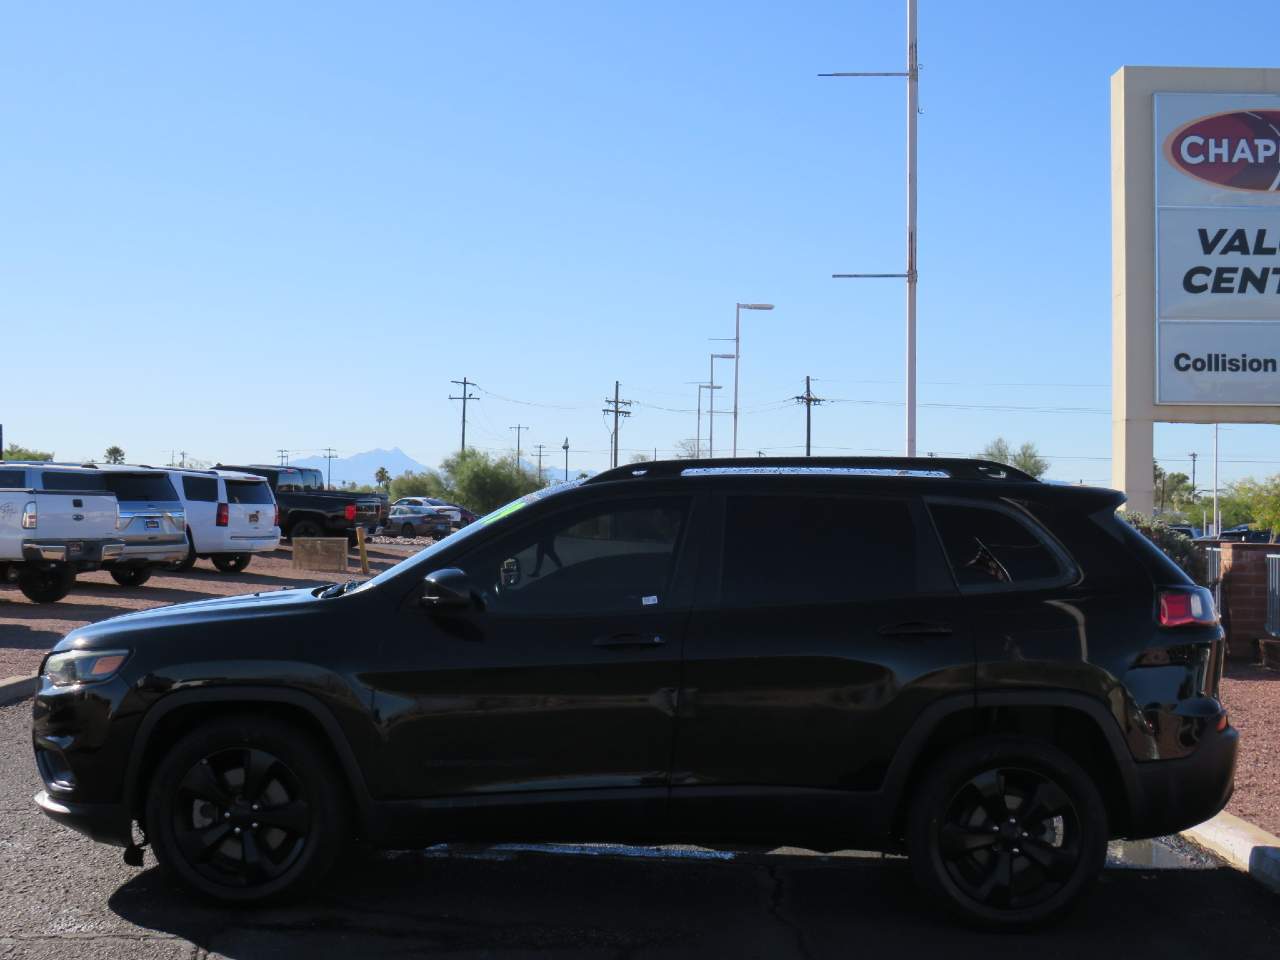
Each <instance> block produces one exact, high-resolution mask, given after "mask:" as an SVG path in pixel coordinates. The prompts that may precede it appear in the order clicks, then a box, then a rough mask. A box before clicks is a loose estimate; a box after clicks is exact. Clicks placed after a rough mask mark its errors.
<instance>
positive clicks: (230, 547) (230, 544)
mask: <svg viewBox="0 0 1280 960" xmlns="http://www.w3.org/2000/svg"><path fill="white" fill-rule="evenodd" d="M169 476H170V478H171V479H172V480H173V485H174V488H175V489H176V490H177V491H178V497H179V498H180V499H181V500H182V506H183V509H184V510H185V511H186V515H187V555H186V556H185V557H184V558H183V559H182V560H179V561H178V562H177V563H176V564H175V565H174V566H175V568H176V569H178V570H190V569H191V568H192V567H193V566H195V562H196V559H197V558H200V559H205V558H208V559H209V560H211V561H212V562H213V565H214V566H215V567H216V568H217V569H218V570H221V571H222V572H223V573H238V572H239V571H241V570H243V569H244V568H245V567H247V566H249V561H250V560H252V559H253V555H254V554H255V553H267V552H269V551H271V550H274V549H275V548H276V547H278V546H279V545H280V510H279V508H278V507H277V506H276V498H275V496H274V495H273V494H272V493H271V485H270V484H269V483H268V482H267V481H266V479H265V478H264V477H260V476H257V475H255V474H251V473H241V472H239V471H236V470H186V469H175V470H170V471H169Z"/></svg>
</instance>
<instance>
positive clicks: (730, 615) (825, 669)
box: [672, 486, 974, 836]
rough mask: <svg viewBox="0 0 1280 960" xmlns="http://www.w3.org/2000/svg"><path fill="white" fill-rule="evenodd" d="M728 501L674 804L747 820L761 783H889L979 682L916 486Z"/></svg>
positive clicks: (689, 680) (762, 792)
mask: <svg viewBox="0 0 1280 960" xmlns="http://www.w3.org/2000/svg"><path fill="white" fill-rule="evenodd" d="M791 491H794V486H793V487H792V488H791ZM721 505H722V513H721V517H722V523H723V533H722V536H721V537H720V538H719V544H718V545H719V549H718V550H714V551H713V553H714V554H716V558H717V559H718V564H716V567H717V569H716V570H714V571H713V573H712V575H711V577H710V578H709V579H710V582H704V583H702V584H700V588H701V589H700V597H699V602H698V608H697V609H696V610H695V614H694V617H693V619H692V622H691V627H690V630H689V633H688V634H687V639H686V642H685V664H684V680H683V684H682V687H681V697H680V711H679V716H678V722H677V730H676V747H675V757H674V762H673V771H672V787H673V790H672V804H673V807H672V809H673V813H674V814H675V816H676V822H677V824H679V825H680V826H682V827H688V828H692V829H695V830H697V831H699V832H706V831H710V832H712V833H714V832H715V831H716V830H717V829H720V828H723V829H724V830H726V831H728V832H731V833H734V834H736V835H739V836H741V835H743V832H744V829H745V830H746V832H748V833H750V832H754V830H753V828H754V827H755V826H756V825H755V824H752V823H751V822H750V821H751V819H752V817H753V816H754V815H758V813H759V811H760V810H761V808H760V807H759V805H758V804H757V803H756V802H755V801H756V800H758V799H759V798H761V797H762V796H774V797H778V796H781V795H782V793H780V791H781V792H783V793H785V792H787V791H795V790H840V791H848V790H874V789H876V788H877V787H878V786H879V784H880V781H881V779H882V778H883V775H884V773H885V770H886V768H887V766H888V764H889V762H890V761H891V760H892V758H893V755H894V752H895V750H896V748H897V746H898V744H899V741H900V740H901V738H902V736H903V734H904V733H905V731H906V730H907V729H908V728H909V727H910V726H911V724H912V722H913V721H914V720H915V718H916V717H917V716H918V715H919V713H920V712H921V711H922V710H923V709H924V708H925V707H926V706H928V705H929V704H930V703H932V702H934V701H935V700H936V699H938V698H939V697H941V696H944V695H946V694H951V693H968V692H970V691H971V690H972V688H973V670H974V659H973V647H972V643H971V640H970V637H969V635H968V634H967V632H966V631H965V629H964V627H963V624H962V623H960V622H959V616H958V614H959V610H958V597H957V594H956V591H955V586H954V583H953V581H952V580H951V578H950V576H949V574H948V572H947V570H946V565H945V561H944V560H943V557H942V553H941V550H940V549H939V546H938V542H937V538H936V536H935V535H934V533H933V531H932V528H931V525H930V523H929V519H928V515H927V513H926V511H925V508H924V505H923V503H922V502H921V501H920V500H919V499H918V498H916V497H911V496H891V495H886V496H848V495H844V494H841V493H839V492H832V493H817V492H813V493H806V494H805V495H804V496H795V495H794V492H786V493H779V494H778V495H768V494H765V495H760V494H742V495H726V496H724V497H723V498H722V501H721ZM734 798H738V799H740V800H742V801H743V804H741V805H738V806H735V805H734V804H733V802H732V801H733V799H734ZM734 820H737V821H739V822H730V821H734ZM763 826H764V827H765V829H766V830H767V829H768V828H770V827H774V826H775V825H773V824H767V825H763Z"/></svg>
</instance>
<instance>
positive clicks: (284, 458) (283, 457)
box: [276, 450, 289, 467]
mask: <svg viewBox="0 0 1280 960" xmlns="http://www.w3.org/2000/svg"><path fill="white" fill-rule="evenodd" d="M276 453H278V454H280V466H282V467H287V466H288V465H289V451H288V450H277V451H276Z"/></svg>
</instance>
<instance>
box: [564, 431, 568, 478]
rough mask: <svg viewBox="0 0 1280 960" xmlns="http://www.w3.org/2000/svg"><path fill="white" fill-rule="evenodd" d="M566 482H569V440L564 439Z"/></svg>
mask: <svg viewBox="0 0 1280 960" xmlns="http://www.w3.org/2000/svg"><path fill="white" fill-rule="evenodd" d="M564 482H565V483H568V482H569V438H568V437H565V438H564Z"/></svg>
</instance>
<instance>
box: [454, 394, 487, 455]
mask: <svg viewBox="0 0 1280 960" xmlns="http://www.w3.org/2000/svg"><path fill="white" fill-rule="evenodd" d="M449 382H450V383H456V384H457V385H458V386H460V387H461V388H462V396H460V397H455V396H453V395H452V394H450V395H449V399H450V400H461V401H462V452H463V453H466V452H467V401H468V400H479V399H480V398H479V397H477V396H473V395H472V394H471V391H470V390H468V389H467V388H468V387H474V386H475V385H476V384H475V381H474V380H468V379H467V378H466V377H463V378H462V379H461V380H450V381H449Z"/></svg>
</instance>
